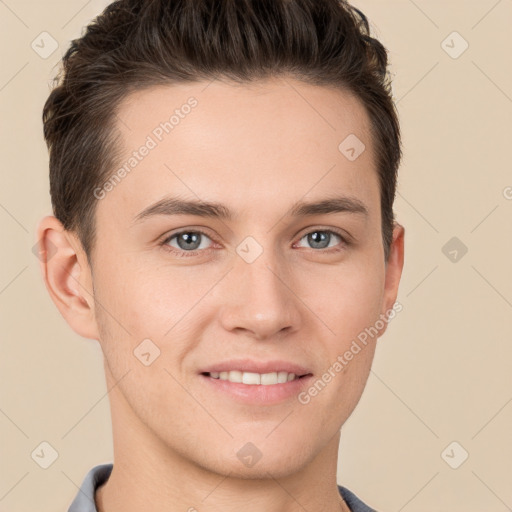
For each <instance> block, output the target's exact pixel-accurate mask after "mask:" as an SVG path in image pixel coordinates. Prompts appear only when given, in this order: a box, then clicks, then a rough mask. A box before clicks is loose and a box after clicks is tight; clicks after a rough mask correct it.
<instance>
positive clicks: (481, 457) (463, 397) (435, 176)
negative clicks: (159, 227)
mask: <svg viewBox="0 0 512 512" xmlns="http://www.w3.org/2000/svg"><path fill="white" fill-rule="evenodd" d="M106 3H107V2H106V1H105V0H102V1H100V0H93V1H89V2H84V1H83V0H72V1H70V0H67V1H64V0H59V1H57V0H54V1H48V0H41V1H37V2H36V1H35V0H33V1H21V0H5V1H3V0H2V1H0V42H1V45H2V46H1V48H2V66H1V68H0V106H1V118H2V127H1V130H2V132H1V139H0V140H1V144H2V152H1V168H2V173H1V186H0V224H1V233H2V249H3V250H2V264H1V266H0V311H1V324H0V333H1V338H2V344H1V351H2V352H1V356H0V365H1V375H2V383H3V386H2V392H1V396H0V432H1V453H0V457H1V460H2V470H1V479H0V511H10V512H11V511H12V512H28V511H34V510H38V511H39V512H49V511H55V510H62V511H65V510H67V507H68V506H69V504H70V502H71V500H72V498H73V497H74V496H75V494H76V492H77V489H78V486H79V485H80V484H81V482H82V480H83V478H84V476H85V474H86V472H87V471H88V470H89V469H90V468H91V467H92V466H94V465H96V464H99V463H102V462H109V461H111V460H112V443H111V430H110V416H109V406H108V397H107V395H106V393H107V390H106V387H105V382H104V376H103V368H102V359H101V352H100V350H99V347H98V345H97V344H96V343H95V342H93V341H90V340H84V339H82V338H80V337H79V336H78V335H76V334H75V333H74V332H73V331H72V330H71V328H70V327H68V325H67V324H66V323H65V322H64V320H63V319H62V318H61V317H60V314H59V313H58V311H57V309H56V308H55V307H54V305H53V303H52V302H51V301H50V299H49V296H48V295H47V292H46V290H45V288H44V285H43V282H42V279H41V276H40V271H39V264H38V260H37V258H36V257H35V256H34V255H33V254H32V252H31V250H32V247H33V245H34V243H35V242H36V239H35V228H36V225H37V222H38V220H39V219H40V217H42V216H43V215H46V214H48V213H50V211H51V210H50V201H49V194H48V192H47V191H48V168H47V165H48V159H47V152H46V147H45V145H44V141H43V137H42V124H41V121H40V117H41V109H42V106H43V103H44V100H45V99H46V97H47V95H48V93H49V80H50V78H51V77H52V76H53V75H54V72H55V69H53V66H54V65H55V64H57V63H58V61H59V59H60V57H61V55H62V53H63V51H64V50H65V49H66V48H67V45H68V42H69V40H70V39H72V38H75V37H77V36H78V35H79V34H80V32H81V29H82V27H83V26H84V25H85V24H87V23H88V22H89V20H90V19H91V18H92V17H94V16H95V15H96V14H98V13H99V12H100V11H101V10H102V9H103V7H104V6H105V5H106ZM354 3H355V4H356V5H357V6H359V7H360V8H361V9H362V10H363V11H364V12H365V13H366V14H367V15H368V16H369V18H370V19H371V21H372V25H373V28H374V31H375V34H376V35H377V36H379V37H380V38H381V40H382V41H383V42H384V43H385V45H386V46H387V47H388V49H389V51H390V55H391V60H392V69H393V71H394V73H395V74H396V78H395V81H394V89H393V90H394V95H395V97H396V100H397V102H398V108H399V111H400V116H401V123H402V129H403V134H404V151H405V157H404V162H403V165H402V167H401V170H400V179H399V188H398V195H397V199H396V213H397V217H398V220H399V221H400V222H401V223H402V224H404V225H405V227H406V262H405V269H404V274H403V280H402V283H401V287H400V293H399V297H398V300H399V301H400V302H401V303H402V304H403V308H404V309H403V311H402V312H401V313H400V314H399V315H398V316H397V317H396V318H395V319H394V320H393V321H392V322H391V324H390V326H389V329H388V331H387V333H386V334H385V335H384V336H383V337H382V338H381V340H380V342H379V345H378V349H377V354H376V359H375V363H374V367H373V371H372V374H371V375H370V378H369V381H368V385H367V388H366V390H365V393H364V395H363V398H362V400H361V402H360V404H359V405H358V407H357V408H356V411H355V412H354V414H353V416H352V417H351V418H350V419H349V421H348V422H347V424H346V425H345V426H344V428H343V434H342V441H341V450H340V466H339V473H338V481H339V482H340V483H342V484H343V485H345V486H347V487H348V488H349V489H351V490H353V491H354V492H355V493H356V494H358V495H360V496H361V497H362V498H363V499H364V500H365V501H366V502H368V503H369V504H370V505H372V506H373V507H375V508H376V509H377V510H379V512H394V511H396V512H398V511H402V510H403V511H405V512H408V511H416V512H427V511H428V512H433V511H447V512H448V511H450V512H463V511H464V512H473V511H474V512H476V511H484V510H485V511H486V512H502V511H506V510H511V509H512V446H511V441H510V439H511V431H512V428H511V427H512V403H511V402H512V377H511V371H510V367H511V361H512V343H511V339H512V336H511V335H512V322H511V318H512V271H511V255H512V243H511V236H510V235H511V229H510V228H511V219H512V200H510V199H511V198H512V189H507V187H512V173H511V159H510V149H511V146H512V141H511V136H512V70H511V62H512V60H511V57H510V55H511V54H512V34H511V29H510V27H511V22H512V1H511V0H501V1H496V0H478V1H476V0H473V1H468V0H456V1H446V0H444V1H441V0H436V1H432V0H430V1H427V0H415V1H412V0H394V1H386V2H384V1H382V0H357V1H355V2H354ZM43 31H47V32H49V33H50V34H51V35H52V37H53V38H55V39H56V40H57V41H58V44H59V48H58V49H57V50H56V51H55V52H54V53H53V54H52V55H51V56H50V57H49V58H47V59H43V58H41V57H40V56H39V55H38V54H37V53H36V52H35V51H34V50H33V49H32V48H31V43H32V41H33V40H34V39H36V38H37V37H38V35H39V34H40V33H41V32H43ZM453 31H457V32H458V33H459V34H460V36H461V37H462V38H464V40H466V41H467V42H468V43H469V48H468V49H467V50H466V51H465V52H464V53H463V54H462V55H460V56H459V57H458V58H452V57H451V56H450V55H449V54H448V53H447V52H446V51H445V49H446V50H448V51H449V52H451V53H452V55H453V54H454V53H453V52H457V51H458V50H460V49H461V48H462V46H461V45H462V44H463V41H462V40H461V39H459V38H458V36H450V37H449V38H448V39H447V42H446V43H445V44H444V45H442V42H443V41H444V40H445V39H446V38H447V36H449V35H450V34H451V33H452V32H453ZM446 45H448V46H451V47H452V48H447V46H446ZM452 237H457V238H458V239H459V240H460V242H461V243H463V244H464V245H465V246H467V248H468V252H467V254H465V255H464V256H462V257H460V254H461V253H460V252H459V253H458V255H459V258H460V259H459V260H458V261H456V262H453V261H450V259H449V258H448V257H447V256H446V255H445V254H444V253H443V251H442V248H443V246H444V245H445V244H446V243H447V242H448V241H449V240H450V239H451V238H452ZM450 250H451V249H450ZM445 252H447V251H445ZM42 441H47V442H49V443H50V444H51V445H52V446H53V447H54V448H55V449H56V450H57V452H58V454H59V457H58V459H57V460H56V461H55V463H54V464H53V465H52V466H50V467H49V468H48V469H46V470H44V469H41V468H40V467H39V466H38V465H37V464H36V463H35V462H34V460H32V458H31V453H32V452H33V450H34V449H35V448H36V447H38V446H39V444H40V443H41V442H42ZM453 441H456V442H457V443H459V445H460V446H458V445H457V446H456V447H455V449H454V450H453V451H451V449H449V450H448V452H447V453H448V456H446V455H445V457H444V459H443V457H442V453H443V452H444V450H445V448H446V447H447V446H448V445H450V443H452V442H453ZM462 450H466V451H467V452H468V453H469V457H468V459H467V460H466V461H465V462H464V463H463V464H462V465H461V466H460V467H459V468H458V469H452V468H451V467H450V466H449V465H448V464H447V462H445V460H448V461H449V462H451V463H452V464H454V463H456V462H458V461H460V457H461V454H462V453H463V452H462Z"/></svg>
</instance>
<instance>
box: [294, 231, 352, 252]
mask: <svg viewBox="0 0 512 512" xmlns="http://www.w3.org/2000/svg"><path fill="white" fill-rule="evenodd" d="M333 235H334V237H337V238H339V239H340V240H341V242H342V243H341V245H342V247H343V246H347V245H348V242H347V240H346V239H345V238H344V237H343V236H342V235H341V234H340V233H338V232H337V231H333V230H332V229H315V230H314V231H310V232H309V233H307V234H306V235H304V236H303V237H302V238H301V239H300V240H304V239H306V241H307V243H309V244H311V246H312V248H313V249H328V248H332V247H336V246H339V245H340V244H339V243H338V244H334V246H332V245H330V242H332V241H333ZM339 250H342V248H340V247H336V248H335V249H334V251H339ZM327 252H331V251H327Z"/></svg>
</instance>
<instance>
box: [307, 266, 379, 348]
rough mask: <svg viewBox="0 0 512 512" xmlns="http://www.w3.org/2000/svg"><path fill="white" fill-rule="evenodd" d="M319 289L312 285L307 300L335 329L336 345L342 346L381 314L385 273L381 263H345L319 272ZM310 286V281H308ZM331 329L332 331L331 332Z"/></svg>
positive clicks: (322, 318) (317, 281)
mask: <svg viewBox="0 0 512 512" xmlns="http://www.w3.org/2000/svg"><path fill="white" fill-rule="evenodd" d="M310 277H311V278H312V279H310V280H309V279H308V282H314V283H315V290H316V292H315V291H314V290H313V289H311V288H309V290H308V291H307V294H306V295H307V297H306V298H305V300H304V302H305V303H306V304H311V310H312V311H314V312H315V314H316V315H317V317H318V318H319V319H320V320H321V321H322V322H323V323H324V324H325V325H327V326H328V327H329V328H330V330H331V331H332V333H333V336H332V337H331V338H332V339H333V345H335V346H336V347H337V348H340V345H341V346H343V345H345V344H346V343H347V342H350V341H351V340H352V339H353V338H354V337H357V336H358V334H359V333H360V332H361V331H363V330H364V329H365V328H366V327H368V326H370V325H373V324H374V323H375V322H376V320H377V319H378V318H379V314H380V310H381V306H382V300H383V291H384V274H383V270H382V269H381V268H380V267H379V265H377V264H375V262H373V264H360V265H359V264H358V265H350V266H348V265H347V266H346V267H345V266H343V265H340V267H339V269H334V270H332V269H331V270H330V271H329V272H325V270H324V272H323V273H322V274H320V273H319V274H318V275H316V276H310ZM308 286H309V285H308ZM332 333H331V334H332Z"/></svg>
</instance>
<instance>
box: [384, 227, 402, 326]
mask: <svg viewBox="0 0 512 512" xmlns="http://www.w3.org/2000/svg"><path fill="white" fill-rule="evenodd" d="M404 237H405V229H404V227H403V226H402V225H400V224H398V222H395V223H394V227H393V239H392V242H391V246H390V248H389V257H388V260H387V262H386V277H385V284H384V298H383V301H382V310H381V315H382V317H383V318H385V319H387V318H388V317H389V318H393V317H394V316H395V311H401V307H400V310H399V309H397V306H395V308H393V305H394V304H395V302H396V297H397V295H398V285H399V284H400V278H401V276H402V269H403V266H404ZM390 311H392V312H393V314H391V315H390ZM387 326H388V322H384V327H383V328H382V329H381V330H380V332H379V336H382V335H383V334H384V333H385V332H386V329H387Z"/></svg>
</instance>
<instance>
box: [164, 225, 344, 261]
mask: <svg viewBox="0 0 512 512" xmlns="http://www.w3.org/2000/svg"><path fill="white" fill-rule="evenodd" d="M333 235H334V237H337V238H339V239H340V240H341V244H340V243H338V244H335V245H334V247H333V246H332V245H331V242H332V241H333ZM205 239H208V240H211V238H210V237H209V236H208V235H207V234H206V233H205V232H204V231H201V230H190V229H189V230H185V231H180V232H178V233H173V234H172V235H170V236H168V237H167V238H165V239H164V240H163V241H162V242H160V245H161V246H162V247H163V248H164V249H166V250H169V251H171V252H173V253H174V254H176V255H177V256H178V257H188V256H197V255H198V254H199V253H201V252H203V253H204V252H207V251H209V250H210V249H211V247H208V246H206V247H205V245H204V244H203V243H202V242H204V241H205ZM304 239H306V241H307V242H308V243H309V244H311V246H312V248H313V249H319V251H320V252H321V251H322V250H325V249H330V250H326V251H325V252H337V251H341V250H343V248H344V247H346V246H348V245H349V242H348V241H347V239H346V238H345V237H343V236H342V235H341V234H340V233H338V232H337V231H334V230H332V229H315V230H314V231H310V232H309V233H306V234H305V235H304V236H302V237H301V238H300V241H302V240H304ZM174 244H176V245H174Z"/></svg>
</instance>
